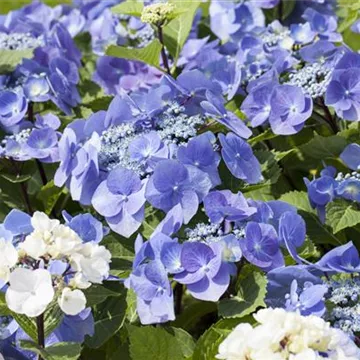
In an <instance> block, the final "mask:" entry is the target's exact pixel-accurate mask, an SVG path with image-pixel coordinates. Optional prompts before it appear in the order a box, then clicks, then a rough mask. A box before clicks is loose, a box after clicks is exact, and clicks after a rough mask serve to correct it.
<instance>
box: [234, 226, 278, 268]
mask: <svg viewBox="0 0 360 360" xmlns="http://www.w3.org/2000/svg"><path fill="white" fill-rule="evenodd" d="M240 245H241V250H242V252H243V254H244V257H245V258H246V259H247V260H248V261H249V262H250V263H252V264H254V265H256V266H258V267H259V268H261V269H263V270H264V271H269V270H272V269H274V268H277V267H280V266H284V257H283V255H282V253H281V251H280V246H279V240H278V236H277V233H276V230H275V229H274V227H273V226H272V225H268V224H258V223H255V222H249V223H248V224H247V225H246V228H245V239H244V240H243V241H241V242H240Z"/></svg>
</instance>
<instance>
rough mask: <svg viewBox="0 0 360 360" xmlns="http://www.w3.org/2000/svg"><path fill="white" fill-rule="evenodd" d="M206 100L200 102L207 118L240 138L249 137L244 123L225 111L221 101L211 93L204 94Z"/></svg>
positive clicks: (249, 132)
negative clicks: (212, 119) (214, 120)
mask: <svg viewBox="0 0 360 360" xmlns="http://www.w3.org/2000/svg"><path fill="white" fill-rule="evenodd" d="M206 98H207V101H202V102H201V107H202V108H203V109H204V110H205V114H206V115H207V116H210V117H212V118H214V119H216V121H217V122H219V123H220V124H222V125H224V126H226V127H227V128H228V129H230V130H231V131H233V132H234V133H235V134H237V135H238V136H240V137H242V138H245V139H247V138H249V137H250V136H251V134H252V132H251V130H250V129H249V128H248V127H247V126H246V125H245V124H244V122H243V121H242V120H240V119H239V118H238V117H237V116H235V115H234V114H233V113H232V112H230V111H227V110H226V109H225V107H224V104H223V100H222V99H220V98H219V97H217V96H215V95H214V94H213V93H212V92H211V91H207V92H206Z"/></svg>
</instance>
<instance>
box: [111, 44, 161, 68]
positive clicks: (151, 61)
mask: <svg viewBox="0 0 360 360" xmlns="http://www.w3.org/2000/svg"><path fill="white" fill-rule="evenodd" d="M161 48H162V45H161V44H160V42H159V40H157V39H155V40H153V41H152V42H151V43H150V44H149V45H147V46H146V47H144V48H141V49H131V48H127V47H125V46H115V45H110V46H109V47H108V48H107V50H106V55H108V56H114V57H118V58H122V59H128V60H137V61H141V62H143V63H145V64H148V65H151V66H154V67H156V68H158V69H161V68H160V52H161Z"/></svg>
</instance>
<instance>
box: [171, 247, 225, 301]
mask: <svg viewBox="0 0 360 360" xmlns="http://www.w3.org/2000/svg"><path fill="white" fill-rule="evenodd" d="M181 264H182V266H183V268H184V271H183V272H181V273H179V274H176V275H175V276H174V279H175V280H176V281H177V282H179V283H181V284H185V285H186V286H187V289H188V290H189V292H190V293H191V294H192V296H194V297H195V298H196V299H199V300H205V301H217V300H219V298H220V296H221V295H222V294H223V293H224V292H225V291H226V289H227V288H228V286H229V282H230V274H229V268H228V267H227V266H226V265H227V264H226V263H223V262H222V246H221V244H218V243H213V244H211V245H206V244H203V243H198V242H186V243H184V244H183V247H182V250H181Z"/></svg>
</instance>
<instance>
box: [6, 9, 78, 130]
mask: <svg viewBox="0 0 360 360" xmlns="http://www.w3.org/2000/svg"><path fill="white" fill-rule="evenodd" d="M44 14H46V15H44ZM69 16H70V15H69ZM64 19H65V14H64V15H63V14H62V13H61V12H60V14H59V12H56V11H55V10H53V9H52V8H50V7H48V6H46V5H44V4H42V3H34V4H32V5H29V6H26V7H24V8H22V9H21V10H19V11H18V12H16V13H15V14H12V13H10V14H8V15H7V17H6V19H5V21H4V24H5V26H3V27H2V28H1V29H0V34H1V36H2V39H3V41H1V43H2V44H4V46H3V47H2V48H5V49H9V48H11V49H12V50H17V49H21V50H24V49H34V54H33V58H32V59H24V60H23V62H22V64H20V65H19V66H18V67H17V69H16V71H14V72H13V73H10V74H9V75H7V76H5V77H4V79H2V81H1V92H0V97H1V104H2V105H1V107H0V124H1V126H2V127H5V128H6V129H9V130H11V129H12V128H13V127H14V126H16V125H19V123H20V122H21V121H22V120H23V118H24V116H25V113H26V109H27V107H28V105H27V104H28V102H45V101H48V100H51V101H52V102H54V103H55V104H56V105H57V106H58V107H59V108H60V109H61V110H63V111H64V112H66V113H68V114H69V113H71V109H72V107H74V106H76V105H77V104H78V103H79V102H80V97H79V94H78V91H77V88H76V85H77V84H78V82H79V74H78V67H79V66H80V59H81V54H80V52H79V50H78V49H77V48H76V46H75V43H74V42H73V40H72V37H71V35H70V33H69V31H68V29H67V28H66V25H64V24H63V23H62V22H61V20H64ZM65 24H66V23H65ZM0 47H1V46H0ZM28 120H30V121H32V119H28Z"/></svg>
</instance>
